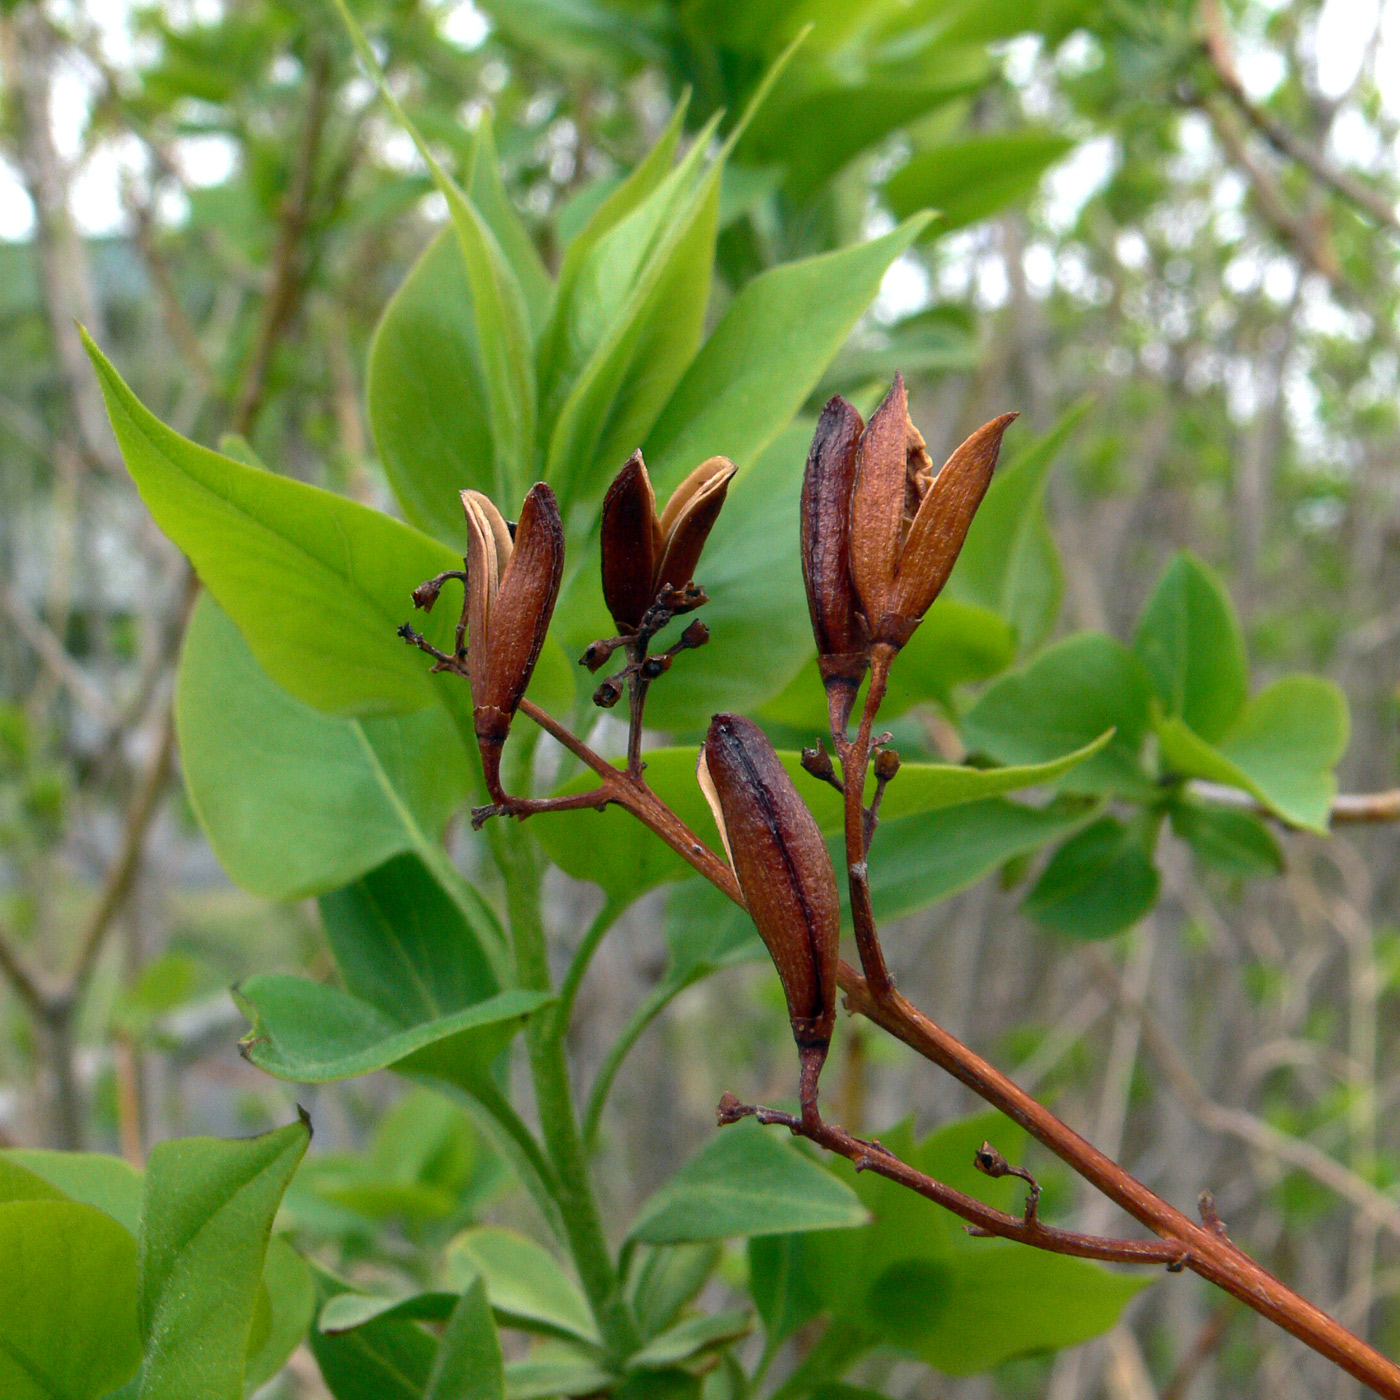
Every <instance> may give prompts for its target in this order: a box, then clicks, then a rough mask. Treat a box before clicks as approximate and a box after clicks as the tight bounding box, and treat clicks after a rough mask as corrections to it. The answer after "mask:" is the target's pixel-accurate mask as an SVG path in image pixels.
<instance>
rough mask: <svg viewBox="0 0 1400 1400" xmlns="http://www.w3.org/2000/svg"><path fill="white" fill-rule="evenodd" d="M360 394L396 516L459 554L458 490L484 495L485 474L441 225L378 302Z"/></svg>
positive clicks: (468, 313) (468, 310)
mask: <svg viewBox="0 0 1400 1400" xmlns="http://www.w3.org/2000/svg"><path fill="white" fill-rule="evenodd" d="M365 399H366V403H367V407H368V412H369V424H370V430H371V431H372V432H373V434H374V442H375V446H376V447H377V448H378V450H379V460H380V461H381V462H382V463H383V465H384V473H385V475H386V476H387V477H388V478H389V485H390V486H392V487H393V489H394V495H395V496H396V497H397V498H398V502H399V505H400V506H402V507H403V513H404V515H405V516H406V517H407V518H408V520H409V521H410V522H412V523H413V524H414V525H416V526H418V528H419V529H421V530H426V531H427V532H428V533H430V534H432V535H434V536H436V537H437V538H438V539H439V540H442V541H443V542H444V543H445V544H446V545H448V546H449V547H450V548H452V549H454V550H457V551H462V552H464V551H465V550H466V522H465V521H464V520H463V518H462V502H461V498H460V496H459V495H458V492H460V491H462V490H464V489H466V488H468V487H471V488H473V489H475V490H477V491H484V492H486V493H487V494H488V495H492V494H494V489H495V472H494V469H493V464H492V442H491V421H490V418H489V416H488V411H487V407H486V397H485V390H484V389H483V388H482V385H481V378H480V373H479V370H478V365H477V345H476V324H475V321H474V319H473V311H472V293H471V283H470V281H469V280H468V278H467V271H466V268H465V267H464V266H463V263H462V250H461V247H460V246H459V245H458V242H457V238H456V235H455V233H454V232H453V231H452V230H451V229H443V230H442V232H441V233H439V234H438V235H437V237H436V238H434V239H433V241H432V242H431V243H430V244H429V245H428V247H427V248H426V249H425V250H424V252H423V255H422V256H421V257H420V258H419V259H418V261H417V262H416V263H415V264H414V265H413V269H412V271H410V272H409V274H408V276H407V277H406V278H405V279H404V281H403V284H402V285H401V286H400V287H399V289H398V291H397V292H395V293H394V295H393V298H392V299H391V300H390V302H389V304H388V306H386V307H385V308H384V314H383V315H382V316H381V317H380V319H379V325H378V327H377V328H376V329H375V332H374V340H373V341H372V342H371V343H370V349H369V368H368V371H367V376H366V383H365ZM503 504H505V503H503ZM459 562H460V561H459ZM443 567H451V566H449V565H444V566H443ZM425 577H426V575H425ZM410 586H411V585H410ZM450 603H451V598H450V597H449V598H448V600H447V602H446V603H444V604H442V606H444V607H447V606H449V605H450Z"/></svg>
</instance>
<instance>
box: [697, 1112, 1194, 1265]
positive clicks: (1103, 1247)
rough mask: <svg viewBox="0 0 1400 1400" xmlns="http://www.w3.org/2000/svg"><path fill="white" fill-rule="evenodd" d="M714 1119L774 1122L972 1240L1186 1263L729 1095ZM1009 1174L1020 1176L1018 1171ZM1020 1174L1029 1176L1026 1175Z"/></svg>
mask: <svg viewBox="0 0 1400 1400" xmlns="http://www.w3.org/2000/svg"><path fill="white" fill-rule="evenodd" d="M717 1116H718V1120H719V1123H720V1125H721V1126H723V1125H725V1124H729V1123H737V1122H738V1121H739V1120H740V1119H741V1118H755V1119H757V1120H758V1121H759V1122H760V1123H769V1124H772V1123H776V1124H780V1125H781V1126H783V1127H785V1128H787V1129H788V1130H789V1131H791V1132H792V1133H793V1134H794V1135H795V1136H797V1137H804V1138H806V1139H807V1140H808V1141H809V1142H814V1143H816V1144H817V1145H818V1146H819V1147H824V1148H826V1149H827V1151H829V1152H835V1153H836V1154H837V1155H838V1156H841V1157H844V1158H845V1159H846V1160H847V1161H848V1162H850V1163H851V1164H852V1165H853V1166H854V1167H855V1169H856V1170H857V1171H871V1172H874V1173H875V1174H876V1175H877V1176H883V1177H885V1178H887V1179H888V1180H890V1181H894V1182H898V1184H899V1185H901V1186H904V1187H907V1188H908V1189H909V1190H911V1191H915V1192H917V1193H918V1194H919V1195H920V1196H923V1197H924V1198H925V1199H927V1200H930V1201H933V1202H934V1203H935V1204H937V1205H940V1206H943V1207H944V1208H946V1209H947V1210H951V1211H952V1212H953V1213H954V1214H955V1215H958V1216H961V1217H962V1219H964V1220H966V1221H967V1222H968V1233H969V1234H971V1235H974V1236H978V1237H995V1238H998V1239H1006V1240H1015V1241H1017V1242H1018V1243H1021V1244H1029V1245H1034V1246H1035V1247H1036V1248H1037V1249H1044V1250H1048V1251H1049V1252H1050V1253H1052V1254H1071V1255H1074V1256H1075V1257H1076V1258H1079V1259H1101V1260H1104V1261H1105V1262H1107V1263H1113V1264H1160V1265H1166V1266H1167V1267H1168V1268H1172V1267H1176V1268H1181V1267H1182V1266H1183V1265H1184V1264H1185V1263H1186V1260H1187V1251H1186V1250H1185V1249H1184V1248H1183V1246H1182V1245H1181V1244H1179V1243H1178V1242H1177V1241H1175V1240H1119V1239H1111V1238H1108V1237H1105V1236H1100V1235H1081V1234H1079V1233H1077V1232H1075V1231H1073V1230H1058V1229H1055V1228H1053V1227H1051V1226H1049V1225H1042V1224H1041V1223H1040V1221H1039V1220H1038V1219H1036V1216H1035V1212H1034V1210H1033V1209H1032V1208H1031V1207H1030V1206H1029V1205H1028V1207H1027V1211H1026V1214H1025V1215H1024V1216H1018V1215H1010V1214H1008V1213H1007V1212H1006V1211H1004V1210H996V1209H994V1208H993V1207H992V1206H989V1205H986V1204H984V1203H983V1202H982V1201H979V1200H978V1199H977V1198H976V1197H975V1196H969V1195H966V1194H965V1193H964V1192H962V1191H959V1190H957V1189H956V1188H955V1187H952V1186H947V1185H945V1184H944V1183H943V1182H941V1181H937V1180H935V1179H934V1178H933V1177H931V1176H928V1175H927V1174H925V1173H924V1172H921V1171H918V1170H917V1169H916V1168H914V1167H911V1166H909V1164H908V1163H907V1162H902V1161H901V1160H900V1159H899V1158H898V1157H896V1156H895V1155H894V1153H892V1152H891V1151H889V1149H888V1148H886V1147H884V1146H882V1145H881V1144H880V1143H878V1142H867V1141H866V1140H865V1139H864V1138H858V1137H856V1136H854V1135H853V1134H852V1133H848V1132H847V1131H846V1130H845V1129H844V1128H841V1127H837V1126H836V1125H834V1124H831V1123H827V1122H824V1121H823V1120H822V1119H820V1118H817V1119H810V1118H809V1119H806V1120H804V1119H802V1118H799V1117H797V1116H796V1115H795V1114H791V1113H783V1112H781V1111H780V1110H778V1109H775V1108H761V1107H758V1106H757V1105H753V1104H744V1103H740V1102H739V1100H738V1099H736V1098H735V1097H734V1095H733V1094H725V1095H724V1097H723V1098H722V1099H720V1101H719V1109H718V1115H717ZM979 1156H980V1154H979ZM1008 1170H1011V1169H1008ZM1015 1174H1016V1175H1018V1176H1020V1175H1023V1173H1021V1172H1020V1171H1019V1170H1016V1171H1015ZM1024 1175H1026V1176H1027V1177H1029V1173H1024ZM1030 1180H1031V1181H1032V1185H1033V1187H1034V1192H1035V1195H1036V1196H1038V1194H1039V1188H1038V1187H1035V1186H1034V1178H1030Z"/></svg>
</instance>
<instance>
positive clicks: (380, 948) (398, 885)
mask: <svg viewBox="0 0 1400 1400" xmlns="http://www.w3.org/2000/svg"><path fill="white" fill-rule="evenodd" d="M320 908H321V924H322V927H323V928H324V929H325V932H326V941H327V942H328V943H329V944H330V948H331V955H332V956H333V957H334V958H335V965H336V968H337V969H338V971H339V972H340V977H341V981H342V982H344V984H345V989H346V991H348V992H349V993H350V994H351V995H352V996H354V997H357V998H359V999H360V1000H361V1001H364V1002H367V1003H369V1005H371V1006H373V1007H376V1008H377V1009H378V1010H379V1011H381V1012H383V1013H384V1014H385V1015H386V1016H388V1017H389V1018H390V1019H392V1020H395V1021H398V1022H399V1023H400V1024H405V1025H413V1024H416V1023H418V1022H423V1021H431V1020H434V1019H435V1018H437V1017H439V1016H443V1015H445V1014H447V1013H448V1012H452V1011H458V1010H460V1009H461V1008H462V1007H465V1006H472V1005H475V1004H476V1003H478V1002H481V1001H485V1000H486V998H487V997H490V996H494V995H495V993H496V992H498V991H500V982H499V981H498V980H497V977H496V974H495V973H494V972H493V971H492V968H491V964H490V961H489V960H488V958H487V956H486V954H485V953H484V951H483V950H482V947H481V944H480V943H479V941H478V940H477V936H476V934H475V933H474V932H473V930H472V928H471V926H470V925H469V924H468V923H467V921H466V919H465V918H464V917H463V915H462V912H461V910H460V909H459V908H458V907H457V905H456V904H454V903H453V901H452V900H451V899H449V898H448V896H447V893H446V891H445V890H444V889H443V888H442V886H441V885H440V884H439V883H438V881H437V880H435V879H434V878H433V876H432V874H431V873H430V872H429V871H428V868H427V867H426V866H425V865H424V864H423V862H422V861H421V860H420V859H419V858H418V857H417V856H416V855H400V856H395V857H394V858H393V859H392V860H390V861H388V862H387V863H386V864H384V865H381V866H379V867H378V868H376V869H374V870H371V871H369V872H367V873H366V874H364V875H362V876H361V877H360V878H359V879H358V880H356V881H355V882H354V883H353V884H350V885H346V886H345V887H344V888H342V889H339V890H336V891H334V892H333V893H331V894H327V895H323V896H322V897H321V903H320Z"/></svg>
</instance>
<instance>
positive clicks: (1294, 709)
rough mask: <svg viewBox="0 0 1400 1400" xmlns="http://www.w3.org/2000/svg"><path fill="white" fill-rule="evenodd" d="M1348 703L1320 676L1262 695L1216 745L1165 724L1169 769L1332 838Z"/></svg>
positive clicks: (1160, 730) (1277, 685) (1160, 731)
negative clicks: (1244, 796)
mask: <svg viewBox="0 0 1400 1400" xmlns="http://www.w3.org/2000/svg"><path fill="white" fill-rule="evenodd" d="M1348 730H1349V717H1348V714H1347V702H1346V697H1345V696H1344V695H1343V694H1342V692H1341V691H1340V690H1339V689H1338V688H1337V686H1336V685H1334V684H1333V683H1332V682H1331V681H1327V680H1323V679H1322V678H1321V677H1320V676H1285V677H1283V679H1282V680H1277V681H1275V682H1274V683H1273V684H1272V685H1271V686H1268V687H1266V688H1265V689H1264V690H1261V691H1260V692H1259V694H1258V695H1256V696H1255V697H1254V698H1253V699H1252V700H1251V701H1250V702H1249V703H1248V704H1247V705H1246V706H1245V709H1244V713H1243V714H1242V715H1241V716H1240V719H1239V722H1238V723H1237V724H1236V725H1235V727H1234V728H1233V729H1232V730H1231V731H1230V733H1229V734H1228V735H1227V736H1226V737H1225V738H1224V739H1222V740H1221V742H1220V743H1219V744H1218V745H1215V746H1212V745H1210V744H1208V743H1206V741H1205V740H1204V739H1202V738H1201V737H1200V736H1199V735H1197V734H1195V733H1193V732H1192V731H1191V729H1190V728H1189V727H1188V726H1187V725H1186V723H1185V722H1184V721H1182V720H1179V719H1162V720H1161V721H1160V722H1159V723H1158V725H1157V738H1158V742H1159V743H1160V744H1161V748H1162V758H1163V762H1164V764H1165V765H1166V766H1167V767H1168V768H1170V769H1171V770H1172V771H1173V772H1175V773H1179V774H1181V775H1182V776H1184V777H1191V778H1206V779H1209V780H1210V781H1212V782H1217V783H1226V784H1228V785H1229V786H1230V787H1237V788H1241V789H1243V790H1244V791H1245V792H1247V793H1249V794H1250V795H1251V796H1253V797H1256V798H1258V800H1259V801H1260V802H1262V803H1263V804H1264V805H1265V806H1266V807H1267V808H1268V809H1269V811H1271V812H1272V813H1274V815H1275V816H1277V817H1280V818H1281V819H1282V820H1284V821H1286V822H1289V823H1291V824H1292V825H1294V826H1301V827H1305V828H1307V829H1308V830H1310V831H1318V832H1325V831H1326V830H1327V829H1328V823H1329V820H1330V814H1331V806H1332V799H1333V798H1334V797H1335V796H1336V794H1337V779H1336V775H1335V774H1334V773H1333V771H1332V770H1333V768H1334V767H1335V765H1336V763H1337V761H1338V760H1339V759H1340V758H1341V756H1342V754H1343V753H1345V752H1346V746H1347V735H1348Z"/></svg>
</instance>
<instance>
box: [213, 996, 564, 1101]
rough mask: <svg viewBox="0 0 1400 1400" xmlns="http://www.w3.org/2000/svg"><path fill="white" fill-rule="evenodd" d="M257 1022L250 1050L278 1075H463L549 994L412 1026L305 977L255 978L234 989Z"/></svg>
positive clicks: (501, 999)
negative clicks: (388, 1072) (400, 1072)
mask: <svg viewBox="0 0 1400 1400" xmlns="http://www.w3.org/2000/svg"><path fill="white" fill-rule="evenodd" d="M233 996H234V1000H235V1001H236V1002H237V1003H238V1006H239V1009H240V1010H241V1011H242V1012H243V1014H244V1015H245V1016H246V1017H247V1018H248V1020H249V1022H250V1023H251V1028H250V1029H249V1031H248V1034H247V1035H246V1036H245V1037H244V1039H243V1040H242V1041H241V1042H240V1049H241V1050H242V1052H243V1054H244V1056H245V1057H246V1058H247V1059H248V1060H249V1061H250V1062H251V1063H252V1064H255V1065H257V1067H258V1068H259V1069H261V1070H265V1071H266V1072H267V1073H268V1074H271V1075H274V1076H275V1077H276V1078H278V1079H290V1080H292V1081H294V1082H296V1083H300V1084H320V1083H324V1082H326V1081H327V1080H331V1079H350V1078H353V1077H354V1076H356V1075H360V1074H369V1073H371V1072H372V1071H374V1070H377V1069H388V1068H389V1067H390V1066H394V1067H396V1068H400V1069H403V1070H407V1071H415V1072H419V1073H424V1074H436V1075H439V1076H441V1077H445V1078H448V1079H454V1080H456V1079H458V1078H460V1077H461V1076H462V1075H463V1074H470V1073H472V1072H480V1071H481V1070H482V1069H483V1068H484V1066H486V1065H487V1064H489V1063H490V1061H491V1060H492V1059H493V1058H494V1057H495V1055H496V1054H497V1053H498V1052H499V1051H500V1050H501V1049H502V1048H503V1047H504V1046H505V1045H506V1044H507V1043H508V1042H509V1041H510V1039H511V1037H512V1036H513V1035H514V1034H515V1032H516V1031H518V1030H519V1029H520V1024H521V1021H522V1020H523V1018H524V1017H525V1016H527V1015H529V1013H530V1012H532V1011H535V1010H538V1008H539V1007H541V1006H542V1005H544V1004H545V1003H546V1002H547V1001H548V1000H549V997H548V995H547V994H545V993H543V992H522V991H513V992H501V993H499V994H498V995H497V996H493V997H489V998H488V999H487V1000H485V1001H481V1002H477V1003H476V1004H475V1005H474V1006H466V1007H462V1008H460V1009H459V1010H456V1011H452V1012H449V1013H448V1014H447V1015H445V1016H440V1017H437V1018H436V1019H434V1020H431V1021H419V1022H415V1023H412V1024H409V1025H405V1024H403V1023H402V1022H397V1021H393V1020H391V1019H390V1018H389V1017H388V1016H386V1015H385V1014H384V1013H383V1012H381V1011H378V1010H376V1009H375V1008H374V1007H373V1006H371V1005H369V1003H368V1002H364V1001H361V1000H360V999H359V998H358V997H353V996H350V995H349V994H348V993H346V992H342V991H338V990H337V989H336V988H334V987H328V986H326V985H324V984H323V983H320V982H312V981H309V980H308V979H307V978H304V977H288V976H284V975H282V974H280V973H271V974H268V975H265V976H260V977H253V978H250V979H249V980H248V981H246V982H244V983H242V984H240V985H239V986H238V987H236V988H235V989H234V993H233Z"/></svg>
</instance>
